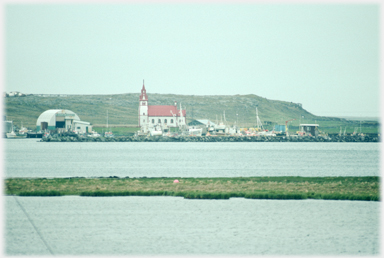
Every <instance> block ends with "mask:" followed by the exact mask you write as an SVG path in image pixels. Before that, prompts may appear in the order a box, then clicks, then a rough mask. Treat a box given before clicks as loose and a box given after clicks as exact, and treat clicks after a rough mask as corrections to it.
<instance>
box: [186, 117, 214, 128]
mask: <svg viewBox="0 0 384 258" xmlns="http://www.w3.org/2000/svg"><path fill="white" fill-rule="evenodd" d="M188 125H190V126H205V127H215V126H216V124H215V123H213V122H212V121H209V120H208V119H196V120H193V121H191V122H190V123H188Z"/></svg>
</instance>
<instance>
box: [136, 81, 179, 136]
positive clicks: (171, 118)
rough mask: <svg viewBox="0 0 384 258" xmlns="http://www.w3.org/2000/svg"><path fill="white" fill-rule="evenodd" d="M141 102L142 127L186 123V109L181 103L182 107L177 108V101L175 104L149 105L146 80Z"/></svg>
mask: <svg viewBox="0 0 384 258" xmlns="http://www.w3.org/2000/svg"><path fill="white" fill-rule="evenodd" d="M139 103H140V104H139V126H140V127H142V128H149V127H154V126H156V125H160V126H162V127H163V128H167V127H181V126H185V125H186V110H185V109H184V110H183V109H182V108H181V104H180V109H177V102H176V101H175V103H174V105H167V106H160V105H157V106H149V105H148V96H147V93H146V90H145V86H144V82H143V87H142V89H141V95H140V102H139Z"/></svg>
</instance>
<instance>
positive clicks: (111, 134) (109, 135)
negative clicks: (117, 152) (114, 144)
mask: <svg viewBox="0 0 384 258" xmlns="http://www.w3.org/2000/svg"><path fill="white" fill-rule="evenodd" d="M104 137H106V138H110V137H115V136H114V135H113V133H112V132H111V131H109V132H108V110H107V132H105V133H104Z"/></svg>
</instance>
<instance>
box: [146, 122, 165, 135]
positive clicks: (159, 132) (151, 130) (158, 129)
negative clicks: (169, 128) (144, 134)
mask: <svg viewBox="0 0 384 258" xmlns="http://www.w3.org/2000/svg"><path fill="white" fill-rule="evenodd" d="M149 135H150V136H162V135H163V131H162V130H161V126H160V125H159V124H157V125H155V126H154V127H151V128H149Z"/></svg>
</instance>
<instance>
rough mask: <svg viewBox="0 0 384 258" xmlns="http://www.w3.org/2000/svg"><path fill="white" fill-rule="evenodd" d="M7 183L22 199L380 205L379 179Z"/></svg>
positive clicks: (34, 180)
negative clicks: (359, 202)
mask: <svg viewBox="0 0 384 258" xmlns="http://www.w3.org/2000/svg"><path fill="white" fill-rule="evenodd" d="M174 179H176V178H116V177H115V178H52V179H47V178H7V179H5V182H4V183H5V194H7V195H20V196H60V195H80V196H181V197H184V198H186V199H229V198H233V197H243V198H249V199H325V200H363V201H379V200H380V178H379V177H231V178H177V179H178V180H179V181H180V183H173V180H174Z"/></svg>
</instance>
